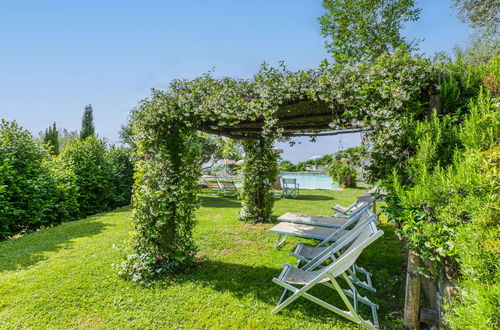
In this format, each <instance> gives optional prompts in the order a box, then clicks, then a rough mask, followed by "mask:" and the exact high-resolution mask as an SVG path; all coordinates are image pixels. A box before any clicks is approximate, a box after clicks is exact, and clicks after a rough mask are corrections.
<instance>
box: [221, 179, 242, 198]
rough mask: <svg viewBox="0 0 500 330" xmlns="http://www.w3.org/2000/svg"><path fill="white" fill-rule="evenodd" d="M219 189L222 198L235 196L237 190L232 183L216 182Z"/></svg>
mask: <svg viewBox="0 0 500 330" xmlns="http://www.w3.org/2000/svg"><path fill="white" fill-rule="evenodd" d="M217 181H218V182H219V186H220V189H221V194H222V196H237V195H238V188H236V185H235V184H234V182H233V181H229V180H217Z"/></svg>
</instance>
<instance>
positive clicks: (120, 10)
mask: <svg viewBox="0 0 500 330" xmlns="http://www.w3.org/2000/svg"><path fill="white" fill-rule="evenodd" d="M450 4H451V1H447V0H443V1H435V0H420V1H418V0H417V7H419V8H422V13H421V19H420V20H419V21H417V22H412V23H410V24H408V25H407V26H406V28H405V30H404V31H403V34H404V35H405V36H406V37H407V38H408V39H424V40H423V41H422V42H421V44H420V50H421V52H423V53H425V54H427V55H432V54H434V53H436V52H440V51H444V52H447V53H451V52H452V49H453V47H454V46H455V45H456V44H462V45H463V44H464V43H465V41H466V40H467V36H468V34H469V32H470V31H469V29H468V28H467V26H466V25H464V24H463V23H461V22H459V21H458V19H457V18H456V15H455V11H454V10H453V9H452V8H450ZM322 13H323V8H322V6H321V1H320V0H262V1H261V0H252V1H241V0H227V1H226V0H211V1H206V0H198V1H194V0H185V1H177V0H163V1H127V0H121V1H111V0H110V1H106V0H100V1H93V0H85V1H50V0H44V1H23V0H12V1H9V0H0V118H3V119H7V120H16V121H17V122H18V123H19V124H20V125H21V126H23V127H24V128H26V129H28V130H30V131H31V132H32V133H33V134H34V135H36V136H37V135H38V132H40V131H42V130H44V129H45V128H47V127H48V126H49V125H50V124H51V123H52V122H54V121H55V122H56V123H57V126H58V128H66V129H68V130H78V129H79V127H80V124H81V117H82V114H83V109H84V107H85V105H87V104H92V106H93V108H94V123H95V126H96V131H97V132H98V134H99V136H101V137H105V138H106V139H107V140H108V141H109V142H111V143H116V142H118V132H119V130H120V126H121V125H122V124H124V123H126V121H127V117H128V114H129V112H130V109H132V108H133V107H134V106H136V105H137V103H138V101H139V100H141V99H144V98H146V97H148V96H149V94H150V89H151V88H159V89H166V88H167V87H168V84H169V82H170V81H171V80H172V79H176V78H180V79H192V78H194V77H197V76H199V75H201V74H203V73H206V72H208V71H210V70H214V74H215V75H216V76H229V77H233V78H251V77H252V75H253V74H254V73H255V72H256V71H257V70H258V69H259V66H260V64H261V63H262V62H264V61H266V62H268V63H270V64H272V65H277V64H278V62H279V61H280V60H284V61H285V63H286V64H287V65H288V67H289V68H290V69H292V70H300V69H311V68H315V67H317V66H318V65H319V64H320V62H321V61H322V60H323V59H325V58H328V54H327V53H326V51H325V47H324V40H323V38H322V37H321V35H320V26H319V23H318V21H317V17H319V16H321V15H322ZM360 141H361V138H360V135H359V134H348V135H342V136H333V137H322V138H319V139H318V140H317V142H315V143H311V142H309V139H308V138H300V139H297V140H296V142H297V143H296V144H295V145H294V146H293V147H290V146H289V144H287V143H285V144H278V145H277V147H279V148H282V149H285V153H284V154H283V155H282V157H283V158H284V159H287V160H291V161H292V162H298V161H303V160H307V159H309V158H311V157H312V156H316V155H324V154H330V153H333V152H335V151H337V150H342V149H345V148H349V147H353V146H356V145H359V144H360Z"/></svg>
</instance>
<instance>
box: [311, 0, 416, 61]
mask: <svg viewBox="0 0 500 330" xmlns="http://www.w3.org/2000/svg"><path fill="white" fill-rule="evenodd" d="M322 2H323V7H324V8H325V9H326V11H327V12H326V13H325V14H324V15H323V16H321V17H320V18H319V22H320V24H321V34H322V35H323V37H324V38H325V39H326V48H327V50H328V52H329V53H330V54H332V56H333V59H334V60H335V63H336V64H339V65H345V64H354V63H358V62H366V61H368V62H369V61H372V60H374V59H375V58H376V57H378V56H380V55H382V54H384V53H390V52H394V51H395V50H396V49H398V48H400V49H404V50H405V51H408V50H411V49H413V45H411V43H408V42H407V41H406V40H405V38H404V37H403V36H401V33H400V31H401V28H402V25H403V23H405V22H410V21H416V20H417V19H418V18H419V14H420V9H415V8H414V6H415V4H414V1H413V0H389V1H388V0H369V1H367V0H323V1H322Z"/></svg>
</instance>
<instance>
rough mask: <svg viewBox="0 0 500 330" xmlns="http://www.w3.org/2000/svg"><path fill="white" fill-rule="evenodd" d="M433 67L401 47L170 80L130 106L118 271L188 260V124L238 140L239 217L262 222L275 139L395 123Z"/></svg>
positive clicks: (149, 272) (177, 266)
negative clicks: (129, 181)
mask: <svg viewBox="0 0 500 330" xmlns="http://www.w3.org/2000/svg"><path fill="white" fill-rule="evenodd" d="M438 78H439V70H438V69H437V68H436V67H434V66H433V65H432V64H431V62H430V61H428V60H424V59H421V58H418V57H410V56H407V55H403V54H397V55H394V56H383V57H381V58H379V59H378V60H377V61H376V62H374V63H373V64H371V65H363V64H361V65H359V66H356V67H348V68H344V69H341V70H339V69H338V68H335V67H331V66H328V65H324V66H322V67H321V68H320V69H319V70H309V71H297V72H291V71H289V70H287V69H286V68H285V67H284V65H280V66H279V67H278V68H274V67H269V66H267V65H263V66H262V68H261V69H260V71H259V72H258V73H257V74H256V75H255V76H254V77H253V78H252V79H249V80H243V79H232V78H214V77H212V76H211V75H209V74H206V75H203V76H201V77H199V78H196V79H194V80H189V81H188V80H175V81H173V82H172V83H171V84H170V88H169V89H168V90H167V91H160V90H153V91H152V95H151V97H150V98H148V99H146V100H143V101H141V102H140V104H139V105H138V107H136V108H135V109H134V110H133V112H132V127H133V133H134V140H135V143H136V145H137V158H138V160H137V162H136V165H135V167H136V170H135V186H134V197H133V222H134V226H135V237H134V253H133V254H131V255H130V256H129V257H128V260H127V261H126V262H125V265H124V272H126V274H127V275H129V276H131V277H132V278H134V279H136V280H142V279H146V278H151V277H155V276H157V275H158V274H162V273H170V272H174V271H178V270H181V269H183V268H186V267H188V266H189V265H191V264H192V262H193V260H194V256H195V253H196V244H195V242H194V241H193V239H192V229H193V227H194V224H195V217H194V212H195V210H196V208H197V206H198V204H199V200H198V193H199V187H198V184H197V182H198V179H199V178H200V175H201V169H200V165H199V162H198V161H197V159H198V157H199V155H200V148H199V143H197V142H198V141H197V140H198V139H199V136H198V134H197V131H204V132H207V133H211V134H218V135H223V136H226V137H229V138H233V139H239V140H242V141H243V146H244V151H245V158H246V159H245V163H244V166H243V175H244V178H243V189H242V196H241V197H242V199H241V200H242V209H241V213H240V218H241V220H245V221H250V222H265V221H269V220H270V216H271V212H272V207H273V203H274V198H273V191H272V184H273V182H274V180H275V177H276V175H277V158H278V155H277V154H276V153H274V152H273V150H272V147H273V143H274V141H275V140H276V139H278V138H282V137H294V136H304V135H305V136H317V135H334V134H340V133H344V132H353V131H359V130H370V132H371V133H370V134H376V132H379V131H381V130H391V129H397V125H398V118H397V117H398V113H400V112H401V111H402V109H408V108H411V107H408V105H411V104H413V103H414V104H416V105H417V104H418V105H419V106H418V107H416V108H415V109H416V110H415V111H417V109H420V110H418V111H422V110H421V109H423V108H422V106H421V105H422V104H423V103H426V102H429V100H430V99H431V95H432V94H433V92H434V90H433V89H434V82H435V81H436V80H437V79H438Z"/></svg>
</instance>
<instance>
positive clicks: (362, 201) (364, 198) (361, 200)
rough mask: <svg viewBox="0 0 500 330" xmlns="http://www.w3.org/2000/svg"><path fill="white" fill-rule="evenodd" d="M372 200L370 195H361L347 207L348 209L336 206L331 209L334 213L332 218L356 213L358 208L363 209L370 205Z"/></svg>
mask: <svg viewBox="0 0 500 330" xmlns="http://www.w3.org/2000/svg"><path fill="white" fill-rule="evenodd" d="M372 203H373V198H372V197H371V196H370V195H365V194H363V195H361V196H359V197H358V198H357V199H356V201H355V202H354V203H352V204H351V205H349V206H348V207H343V206H342V205H339V204H336V205H335V206H333V207H332V209H333V210H334V211H336V212H337V213H335V215H334V217H346V216H348V215H349V214H351V213H353V212H356V211H357V210H359V209H360V208H363V207H365V206H366V205H367V204H372Z"/></svg>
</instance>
